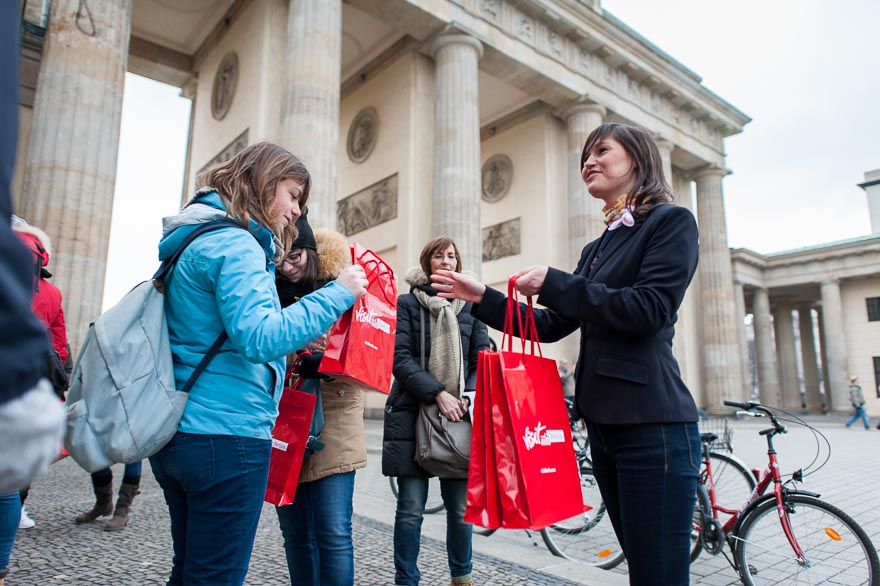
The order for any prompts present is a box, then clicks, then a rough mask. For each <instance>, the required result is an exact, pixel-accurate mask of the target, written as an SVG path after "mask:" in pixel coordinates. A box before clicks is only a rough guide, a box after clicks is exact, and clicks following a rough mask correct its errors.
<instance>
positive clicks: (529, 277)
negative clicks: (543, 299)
mask: <svg viewBox="0 0 880 586" xmlns="http://www.w3.org/2000/svg"><path fill="white" fill-rule="evenodd" d="M548 270H550V267H545V266H543V265H535V266H533V267H529V268H527V269H523V270H521V271H520V272H518V273H517V274H515V275H514V277H516V278H517V279H516V290H517V291H519V292H520V293H521V294H523V295H525V296H527V297H530V296H532V295H537V294H538V293H540V292H541V287H543V286H544V280H545V279H546V278H547V271H548Z"/></svg>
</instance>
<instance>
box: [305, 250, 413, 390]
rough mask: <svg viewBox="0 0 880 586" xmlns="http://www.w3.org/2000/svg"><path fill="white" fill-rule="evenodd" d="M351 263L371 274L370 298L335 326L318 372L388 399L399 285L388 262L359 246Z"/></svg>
mask: <svg viewBox="0 0 880 586" xmlns="http://www.w3.org/2000/svg"><path fill="white" fill-rule="evenodd" d="M351 260H352V262H353V263H356V264H359V265H361V266H362V267H364V271H365V272H366V273H367V280H368V281H369V284H368V285H367V294H366V295H364V296H363V297H361V298H360V299H358V300H357V301H356V302H355V304H354V306H353V307H352V308H351V309H350V310H348V311H347V312H345V314H343V316H342V317H341V318H339V320H338V321H337V322H336V323H335V324H333V328H332V329H331V330H330V336H329V337H328V340H327V347H326V348H325V349H324V358H322V359H321V365H320V367H319V368H318V370H319V372H321V373H322V374H326V375H328V376H332V377H334V378H337V379H341V380H344V381H347V382H349V383H351V384H353V385H356V386H359V387H363V388H366V389H368V390H373V391H379V392H381V393H385V394H386V395H387V394H388V393H389V392H391V367H392V366H393V364H394V336H395V334H396V332H397V281H396V280H395V277H394V271H392V270H391V267H389V266H388V265H387V264H386V263H385V261H384V260H382V259H381V258H379V256H378V255H377V254H376V253H374V252H373V251H372V250H367V249H366V248H364V247H362V246H361V245H360V244H358V243H356V242H355V243H353V244H352V245H351Z"/></svg>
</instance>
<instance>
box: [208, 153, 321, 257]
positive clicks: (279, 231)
mask: <svg viewBox="0 0 880 586" xmlns="http://www.w3.org/2000/svg"><path fill="white" fill-rule="evenodd" d="M285 179H293V180H294V181H296V182H297V183H298V184H300V185H301V186H302V197H300V200H299V206H300V208H305V206H306V202H308V199H309V191H310V190H311V187H312V178H311V176H310V175H309V171H308V169H306V166H305V165H303V163H302V161H300V160H299V159H298V158H297V157H296V156H295V155H293V154H292V153H290V152H289V151H287V150H286V149H284V148H282V147H280V146H278V145H277V144H272V143H269V142H258V143H256V144H252V145H251V146H249V147H246V148H245V149H244V150H243V151H241V152H240V153H238V154H237V155H235V156H234V157H232V158H231V159H229V160H228V161H223V162H222V163H217V164H216V165H213V166H211V167H209V168H208V169H206V170H205V171H204V172H203V173H202V174H200V175H199V177H198V186H199V187H200V188H201V187H210V188H212V189H216V190H217V193H218V194H220V198H221V199H222V200H223V203H224V204H226V214H227V215H228V216H229V217H231V218H233V219H235V220H236V221H238V222H239V223H241V225H242V226H244V227H245V228H247V227H248V222H249V221H250V219H251V218H253V219H254V220H255V221H256V222H257V223H259V224H261V225H263V226H265V227H266V228H268V229H269V230H271V231H272V233H273V234H275V237H276V238H277V239H278V241H279V242H280V243H281V246H280V250H278V251H276V258H284V257H286V256H287V253H288V252H289V251H290V247H291V244H292V243H293V241H294V240H295V239H296V236H297V231H296V226H295V222H291V223H290V224H288V225H287V227H285V228H280V227H279V225H278V223H277V220H276V219H275V218H271V217H270V215H269V210H270V209H271V207H272V204H273V203H274V201H275V189H276V186H277V185H278V182H279V181H284V180H285Z"/></svg>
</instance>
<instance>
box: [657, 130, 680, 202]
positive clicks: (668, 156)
mask: <svg viewBox="0 0 880 586" xmlns="http://www.w3.org/2000/svg"><path fill="white" fill-rule="evenodd" d="M656 142H657V149H658V150H659V151H660V162H661V163H663V178H664V179H666V183H668V184H669V186H670V187H672V151H674V150H675V145H674V144H673V143H672V141H669V140H666V139H665V138H659V137H658V138H657V140H656ZM686 207H687V206H686Z"/></svg>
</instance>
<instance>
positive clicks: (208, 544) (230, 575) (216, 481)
mask: <svg viewBox="0 0 880 586" xmlns="http://www.w3.org/2000/svg"><path fill="white" fill-rule="evenodd" d="M271 451H272V442H271V441H269V440H263V439H255V438H249V437H238V436H231V435H197V434H189V433H183V432H177V434H175V436H174V437H173V438H171V441H170V442H168V444H166V445H165V447H164V448H162V449H161V450H159V452H158V453H156V454H155V455H154V456H152V457H151V458H150V465H151V466H152V468H153V474H154V475H155V476H156V481H157V482H158V483H159V486H161V487H162V490H163V491H164V493H165V502H166V503H167V504H168V512H169V513H170V514H171V539H172V542H173V546H174V560H173V563H172V567H171V576H170V578H169V579H168V582H167V585H168V586H175V585H178V584H186V585H187V586H197V585H206V586H207V585H210V586H240V585H241V583H242V582H244V578H245V576H246V575H247V570H248V564H249V563H250V559H251V550H252V549H253V545H254V536H255V534H256V532H257V523H259V521H260V512H261V511H262V509H263V497H264V496H265V494H266V482H267V481H268V478H269V454H270V453H271Z"/></svg>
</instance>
